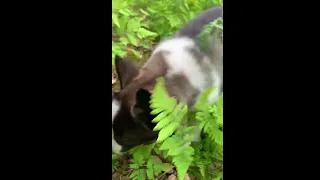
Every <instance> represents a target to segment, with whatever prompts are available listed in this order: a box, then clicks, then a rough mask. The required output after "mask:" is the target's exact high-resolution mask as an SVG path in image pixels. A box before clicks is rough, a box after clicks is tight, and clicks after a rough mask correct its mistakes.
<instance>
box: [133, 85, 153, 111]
mask: <svg viewBox="0 0 320 180" xmlns="http://www.w3.org/2000/svg"><path fill="white" fill-rule="evenodd" d="M150 100H151V94H150V93H149V92H148V91H147V90H144V89H140V90H138V92H137V95H136V104H135V105H134V108H133V113H134V116H140V115H144V116H148V115H149V113H150V112H149V111H150V107H149V106H150V104H149V102H150Z"/></svg>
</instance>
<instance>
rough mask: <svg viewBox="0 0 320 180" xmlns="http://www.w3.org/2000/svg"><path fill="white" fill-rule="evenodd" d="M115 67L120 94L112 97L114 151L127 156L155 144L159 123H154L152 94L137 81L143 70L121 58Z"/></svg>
mask: <svg viewBox="0 0 320 180" xmlns="http://www.w3.org/2000/svg"><path fill="white" fill-rule="evenodd" d="M115 66H116V71H117V74H118V79H119V81H120V91H119V92H116V93H114V94H113V95H112V151H113V152H116V153H123V152H126V151H128V150H129V149H131V148H133V147H135V146H137V145H140V144H148V143H151V142H152V141H154V140H155V139H156V137H157V132H154V131H153V128H154V126H155V124H154V123H152V122H151V121H152V119H153V118H154V116H152V115H150V112H151V109H150V107H149V106H150V105H149V101H150V98H151V93H150V91H149V90H148V88H145V87H146V84H145V83H143V82H142V81H140V80H137V77H138V76H139V77H140V75H141V73H140V72H141V71H139V69H138V68H137V67H136V66H135V65H134V64H133V63H132V62H131V61H129V60H126V59H122V58H120V57H118V56H117V57H116V59H115ZM142 76H146V75H145V74H144V75H142ZM139 79H143V77H142V78H141V77H140V78H139Z"/></svg>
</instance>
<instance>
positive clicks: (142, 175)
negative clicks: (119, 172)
mask: <svg viewBox="0 0 320 180" xmlns="http://www.w3.org/2000/svg"><path fill="white" fill-rule="evenodd" d="M130 178H131V179H132V180H145V179H146V170H145V169H138V170H136V171H134V172H133V173H132V174H131V175H130Z"/></svg>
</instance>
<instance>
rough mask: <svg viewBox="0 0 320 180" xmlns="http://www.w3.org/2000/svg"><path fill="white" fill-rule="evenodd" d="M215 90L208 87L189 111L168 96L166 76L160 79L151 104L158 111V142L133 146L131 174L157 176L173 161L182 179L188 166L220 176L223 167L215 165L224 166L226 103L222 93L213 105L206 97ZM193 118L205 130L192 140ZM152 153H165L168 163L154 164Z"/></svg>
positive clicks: (198, 172)
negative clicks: (200, 137) (194, 109)
mask: <svg viewBox="0 0 320 180" xmlns="http://www.w3.org/2000/svg"><path fill="white" fill-rule="evenodd" d="M212 91H213V88H209V89H208V90H207V91H205V92H204V93H203V94H202V95H201V96H200V98H199V100H198V101H197V103H196V106H195V107H196V111H195V112H188V108H187V106H186V105H185V104H183V103H181V102H180V103H178V102H177V100H176V99H175V98H173V97H169V96H168V94H167V92H166V90H165V87H164V79H163V78H159V79H158V82H157V84H156V86H155V89H154V93H153V95H152V97H151V101H150V104H151V105H150V107H151V108H152V109H153V111H152V112H151V113H153V114H158V116H157V117H156V118H155V119H154V120H153V122H155V123H157V125H156V126H155V128H154V130H157V131H159V136H158V139H157V141H156V142H155V143H153V144H150V145H141V146H139V147H136V148H134V149H132V150H131V154H132V155H133V164H131V165H130V166H131V167H132V168H135V169H136V170H135V171H134V172H133V174H132V176H131V177H132V178H136V179H144V178H146V177H147V178H148V179H154V177H156V176H157V175H159V174H160V173H161V172H163V171H164V172H165V171H166V170H165V169H168V168H170V165H171V166H172V167H174V168H175V169H176V171H177V173H178V179H179V180H182V179H184V177H185V175H186V174H187V172H188V170H192V171H193V172H192V173H191V174H193V175H195V176H197V178H199V179H207V178H209V177H210V178H211V179H217V180H220V178H221V177H222V170H221V168H220V169H219V168H216V166H218V167H221V166H222V106H223V103H222V97H221V98H220V99H219V101H218V102H217V103H216V104H214V105H210V104H209V103H208V101H207V99H208V96H209V94H210V92H212ZM192 120H196V121H199V122H200V125H199V127H200V129H201V130H203V132H204V134H205V138H204V139H202V140H201V141H200V142H198V143H193V144H192V143H191V141H192V139H193V130H194V129H195V128H196V127H195V126H188V124H189V123H188V122H189V121H192ZM152 154H155V155H158V156H159V157H162V158H163V159H164V161H165V162H166V163H162V162H161V163H160V164H162V165H160V166H157V165H158V164H159V163H158V164H157V165H155V164H154V163H155V161H154V160H153V159H152V157H154V156H152ZM164 164H165V165H164ZM158 167H159V168H158ZM160 167H161V168H160ZM210 168H211V169H210Z"/></svg>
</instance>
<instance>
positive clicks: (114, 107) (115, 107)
mask: <svg viewBox="0 0 320 180" xmlns="http://www.w3.org/2000/svg"><path fill="white" fill-rule="evenodd" d="M119 110H120V102H119V101H118V100H115V99H113V100H112V123H113V120H114V117H115V116H116V115H117V114H118V112H119Z"/></svg>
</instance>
